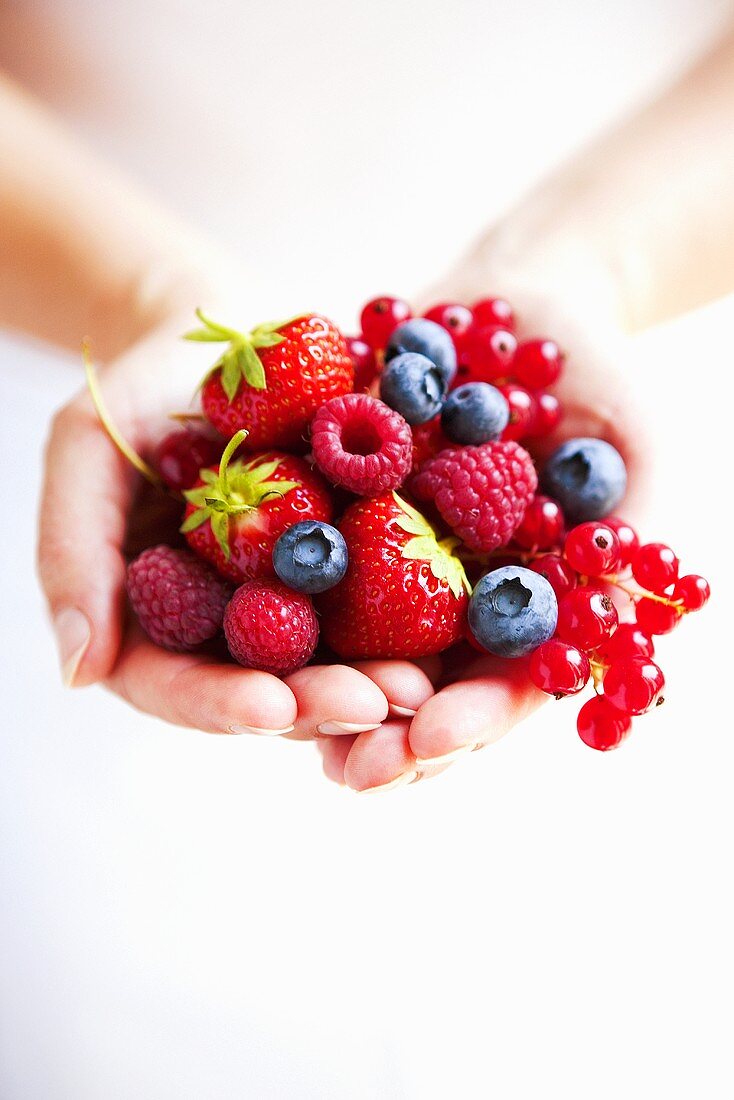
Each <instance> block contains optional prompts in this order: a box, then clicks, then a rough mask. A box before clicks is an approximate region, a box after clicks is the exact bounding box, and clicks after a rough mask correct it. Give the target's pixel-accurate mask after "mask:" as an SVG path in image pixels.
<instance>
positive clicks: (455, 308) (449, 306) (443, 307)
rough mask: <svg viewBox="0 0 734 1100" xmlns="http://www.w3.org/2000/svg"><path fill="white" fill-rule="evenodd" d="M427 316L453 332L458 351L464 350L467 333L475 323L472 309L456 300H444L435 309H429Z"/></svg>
mask: <svg viewBox="0 0 734 1100" xmlns="http://www.w3.org/2000/svg"><path fill="white" fill-rule="evenodd" d="M425 317H426V318H427V320H429V321H435V322H436V324H437V325H441V327H442V328H445V329H446V331H447V332H449V333H450V334H451V339H452V340H453V341H454V347H455V348H456V350H457V352H460V351H462V350H463V348H464V344H465V343H466V335H467V333H468V332H469V329H470V328H471V327H472V325H473V324H474V314H473V313H472V311H471V310H470V309H468V308H467V307H466V306H462V305H459V304H458V303H456V302H442V303H441V304H440V305H437V306H434V307H433V309H429V310H428V313H426V314H425Z"/></svg>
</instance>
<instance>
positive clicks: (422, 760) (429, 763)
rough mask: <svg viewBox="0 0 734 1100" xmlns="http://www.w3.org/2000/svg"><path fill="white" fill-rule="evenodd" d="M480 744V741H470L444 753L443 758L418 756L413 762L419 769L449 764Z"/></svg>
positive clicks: (472, 750)
mask: <svg viewBox="0 0 734 1100" xmlns="http://www.w3.org/2000/svg"><path fill="white" fill-rule="evenodd" d="M480 744H481V741H470V742H469V744H468V745H460V746H459V748H458V749H454V750H453V751H452V752H445V753H444V754H443V756H418V757H416V761H415V762H416V764H417V765H418V767H419V768H432V767H433V766H434V765H435V764H451V763H452V761H454V760H458V759H459V757H460V756H464V755H465V754H466V753H468V752H474V750H475V749H477V748H479V746H480Z"/></svg>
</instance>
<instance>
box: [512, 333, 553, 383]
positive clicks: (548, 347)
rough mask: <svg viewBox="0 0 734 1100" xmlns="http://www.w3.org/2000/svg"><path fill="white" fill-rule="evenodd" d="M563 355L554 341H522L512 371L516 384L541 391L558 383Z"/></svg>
mask: <svg viewBox="0 0 734 1100" xmlns="http://www.w3.org/2000/svg"><path fill="white" fill-rule="evenodd" d="M563 359H564V355H563V352H562V351H561V349H560V348H559V347H558V344H557V343H556V342H555V340H546V339H536V340H524V341H523V342H522V344H520V345H519V347H518V349H517V354H516V355H515V359H514V361H513V364H512V369H513V372H514V374H515V377H516V378H517V380H518V382H521V383H522V385H523V386H527V387H528V389H531V390H542V389H543V388H544V387H545V386H552V385H553V383H554V382H557V381H558V378H559V377H560V374H561V370H562V369H563Z"/></svg>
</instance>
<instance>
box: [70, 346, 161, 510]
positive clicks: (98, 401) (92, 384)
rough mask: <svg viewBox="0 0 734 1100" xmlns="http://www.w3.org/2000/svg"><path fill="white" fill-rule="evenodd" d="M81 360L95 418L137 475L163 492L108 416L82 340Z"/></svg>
mask: <svg viewBox="0 0 734 1100" xmlns="http://www.w3.org/2000/svg"><path fill="white" fill-rule="evenodd" d="M82 359H83V360H84V373H85V375H86V378H87V388H88V390H89V395H90V397H91V398H92V404H93V405H94V408H95V411H96V413H97V416H98V417H99V419H100V421H101V423H102V427H103V428H104V430H105V431H106V432H107V435H108V436H109V437H110V439H111V440H112V442H113V443H114V444H115V446H116V447H117V449H118V451H119V452H120V454H122V455H123V456H124V457H125V458H126V459H127V460H128V462H129V463H130V464H131V465H132V466H134V467H135V469H136V470H137V471H138V473H139V474H142V476H143V477H144V478H146V479H147V480H148V481H149V482H150V483H151V485H155V487H156V489H161V490H163V491H165V487H164V484H163V479H162V478H161V477H160V476H159V475H158V473H157V472H156V471H155V470H154V469H153V467H152V466H149V465H148V463H147V462H146V461H145V459H144V458H141V457H140V455H139V454H138V453H137V451H136V450H134V449H133V447H131V445H130V444H129V443H128V441H127V440H126V439H125V437H124V436H123V435H122V433H121V432H120V430H119V429H118V428H117V426H116V424H115V422H114V421H113V419H112V417H111V416H110V413H109V410H108V408H107V406H106V405H105V402H104V399H103V397H102V391H101V390H100V388H99V379H98V378H97V372H96V370H95V369H94V364H93V363H92V355H91V352H90V349H89V341H88V340H84V341H83V342H82Z"/></svg>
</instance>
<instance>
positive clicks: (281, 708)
mask: <svg viewBox="0 0 734 1100" xmlns="http://www.w3.org/2000/svg"><path fill="white" fill-rule="evenodd" d="M106 683H107V687H109V688H110V689H111V690H112V691H114V692H115V693H116V694H117V695H119V696H120V697H121V698H122V699H124V700H125V701H126V702H127V703H130V705H131V706H133V707H135V708H136V709H137V710H141V711H144V712H145V713H146V714H152V715H154V716H155V717H156V718H161V719H162V720H163V721H164V722H172V723H174V724H175V725H178V726H187V727H189V728H191V729H198V730H203V731H205V732H206V733H253V734H260V735H265V736H276V735H283V736H285V735H288V734H289V733H291V732H292V731H293V728H294V724H295V721H296V713H297V707H296V700H295V696H294V695H293V692H292V691H291V690H290V688H289V687H288V686H287V685H286V684H284V683H283V682H282V681H281V680H278V679H277V677H275V676H270V675H269V674H268V673H267V672H256V671H255V670H254V669H245V668H240V667H239V666H237V665H233V664H228V665H225V664H219V663H218V662H217V661H216V660H215V659H214V658H212V657H209V656H200V655H197V654H180V653H169V652H167V651H166V650H165V649H161V648H160V647H159V646H156V645H153V643H152V642H150V641H149V640H148V639H147V638H146V637H145V636H144V635H143V633H142V631H141V630H140V629H139V627H137V626H134V627H132V628H131V630H130V633H129V636H128V637H126V639H125V644H124V647H123V650H122V653H121V655H120V659H119V660H118V662H117V664H116V666H115V668H114V670H113V672H112V674H111V676H110V677H109V678H108V679H107V682H106Z"/></svg>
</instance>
